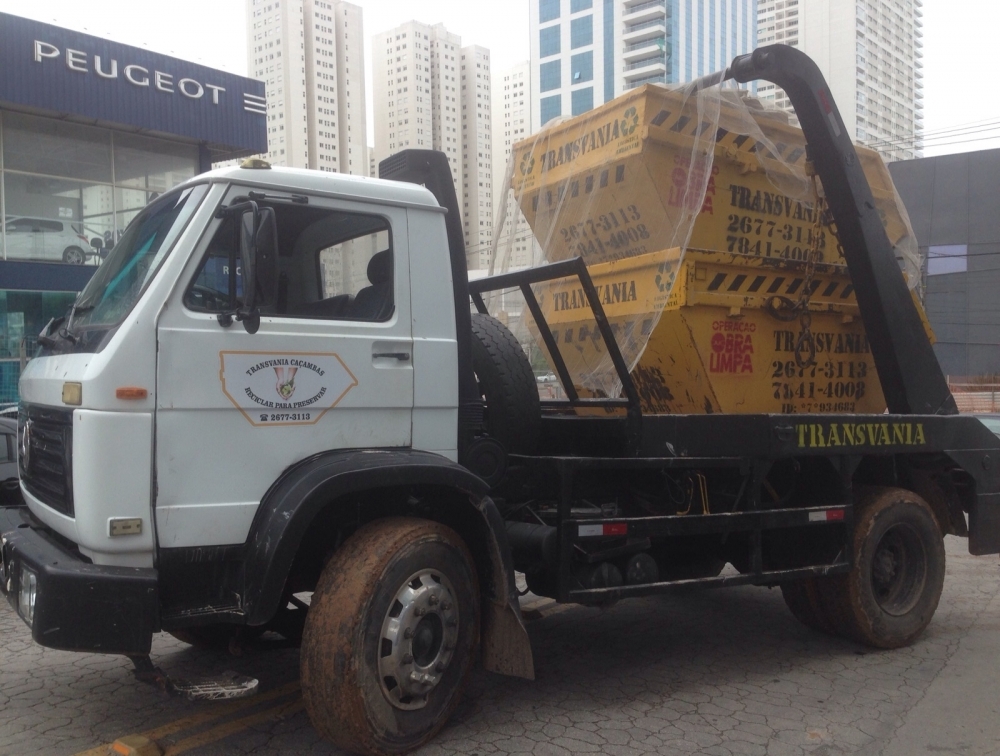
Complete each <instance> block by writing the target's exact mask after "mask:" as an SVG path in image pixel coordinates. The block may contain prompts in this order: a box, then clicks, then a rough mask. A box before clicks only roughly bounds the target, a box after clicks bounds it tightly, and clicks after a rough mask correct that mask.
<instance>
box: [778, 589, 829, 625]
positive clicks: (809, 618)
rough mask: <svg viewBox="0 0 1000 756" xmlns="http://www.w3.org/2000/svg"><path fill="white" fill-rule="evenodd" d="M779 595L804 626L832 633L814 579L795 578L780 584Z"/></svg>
mask: <svg viewBox="0 0 1000 756" xmlns="http://www.w3.org/2000/svg"><path fill="white" fill-rule="evenodd" d="M781 597H782V598H783V599H785V604H786V605H787V606H788V608H789V609H790V610H791V612H792V615H793V616H794V617H795V619H797V620H798V621H799V622H801V623H802V624H803V625H805V626H806V627H811V628H812V629H813V630H819V631H820V632H823V633H832V632H833V626H832V625H831V624H830V620H829V619H828V618H827V615H826V610H825V609H824V608H823V603H822V598H821V597H820V593H819V587H818V586H817V585H816V580H815V579H813V578H808V579H806V580H796V581H794V582H791V583H782V584H781Z"/></svg>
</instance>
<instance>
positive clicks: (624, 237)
mask: <svg viewBox="0 0 1000 756" xmlns="http://www.w3.org/2000/svg"><path fill="white" fill-rule="evenodd" d="M713 98H714V99H713ZM858 156H859V159H860V160H861V161H862V164H863V167H864V170H865V174H866V176H867V177H868V180H869V183H870V184H871V187H872V191H873V194H874V196H875V201H876V205H877V207H878V209H879V212H880V214H881V216H882V218H883V223H884V226H885V228H886V231H887V233H888V235H889V238H890V241H892V243H893V244H894V245H895V246H896V248H897V254H898V256H899V257H900V258H901V260H902V262H903V263H904V264H906V265H912V264H913V263H914V262H915V259H916V258H915V251H916V246H915V242H914V240H913V236H912V232H911V231H910V226H909V220H908V218H907V217H906V214H905V210H903V208H902V205H901V203H899V201H898V198H897V195H896V193H895V189H894V187H893V185H892V180H891V178H890V176H889V173H888V171H887V170H886V168H885V165H884V164H883V162H882V160H881V158H880V157H879V156H878V154H877V153H875V152H873V151H871V150H867V149H864V148H860V147H859V148H858ZM512 161H513V166H512V169H511V170H510V171H509V173H510V175H511V180H510V188H511V189H512V191H513V192H514V196H515V197H516V198H517V201H518V205H519V207H520V208H521V211H522V212H523V214H524V216H525V218H526V219H527V221H528V223H529V224H530V226H531V229H532V231H533V233H534V236H535V238H536V239H537V241H538V243H539V245H540V247H541V249H542V250H543V253H544V262H554V261H558V260H562V259H566V258H569V257H574V256H578V255H579V256H582V257H583V258H584V260H585V262H586V263H587V266H588V270H589V272H590V275H591V278H592V279H593V281H594V284H595V286H596V287H597V290H598V294H599V296H600V298H601V301H602V304H603V306H604V309H605V311H606V312H607V314H608V317H609V319H610V321H611V323H612V327H613V329H614V331H615V334H616V339H617V341H618V344H619V347H620V348H621V350H622V353H623V355H624V356H625V358H626V362H627V363H628V364H629V365H630V366H631V368H632V369H631V375H632V379H633V381H634V382H635V384H636V386H637V388H638V390H639V393H640V396H641V399H642V409H643V411H644V412H649V413H709V412H733V413H799V412H839V413H843V412H859V413H879V412H882V411H883V410H884V409H885V399H884V397H883V394H882V389H881V386H880V384H879V381H878V376H877V374H876V371H875V365H874V362H873V359H872V355H871V351H870V348H869V345H868V339H867V336H866V335H865V330H864V327H863V324H862V322H861V320H860V317H859V312H858V306H857V302H856V300H855V297H854V290H853V287H852V285H851V281H850V276H849V275H848V271H847V267H846V264H845V261H844V258H843V253H842V250H841V249H840V245H839V242H838V240H837V236H836V229H835V228H834V227H833V226H832V225H831V223H830V222H829V218H828V217H827V216H825V215H824V217H823V218H822V219H821V222H819V223H817V219H816V217H815V215H814V213H815V212H816V209H815V208H816V196H817V194H816V191H817V190H816V189H814V188H813V185H812V180H811V179H809V178H808V177H807V176H806V151H805V144H804V138H803V135H802V132H801V131H800V130H799V129H798V128H797V127H795V126H794V125H791V124H790V123H788V122H787V118H786V117H785V116H784V115H783V114H780V113H775V112H773V111H763V110H761V109H759V108H755V107H753V102H752V101H751V103H750V105H748V104H747V101H746V100H745V99H744V98H742V97H741V96H740V95H738V94H735V93H729V94H721V93H719V92H718V91H717V90H716V92H715V93H714V94H713V93H705V92H699V93H692V91H690V90H689V91H683V90H669V89H666V88H663V87H658V86H651V85H647V86H644V87H642V88H639V89H636V90H634V91H633V92H631V93H629V94H627V95H625V96H623V97H620V98H618V99H616V100H614V101H612V102H609V103H607V104H605V105H603V106H601V107H599V108H597V109H595V110H594V111H591V112H589V113H587V114H585V115H584V116H580V117H577V118H574V119H571V120H568V121H564V122H563V123H560V124H557V125H555V126H552V127H550V128H547V129H545V130H544V131H542V132H541V133H539V134H538V135H536V136H535V137H533V138H532V139H529V140H526V141H523V142H520V143H518V144H517V145H515V147H514V152H513V157H512ZM819 192H820V193H821V192H822V189H821V188H819ZM810 256H811V257H812V259H813V261H814V263H815V265H814V269H813V271H812V273H811V275H810V270H809V265H808V262H807V261H808V259H809V258H810ZM806 286H809V289H810V291H811V294H810V296H809V297H808V302H807V303H806V304H805V305H804V307H803V304H802V303H801V301H800V300H801V296H802V293H803V290H804V289H805V288H806ZM533 289H534V291H535V294H536V296H537V297H538V300H539V304H540V306H541V308H542V311H543V313H544V314H545V317H546V319H547V321H548V322H549V324H550V326H551V328H552V330H553V334H554V336H555V337H556V341H557V343H558V344H559V347H560V350H561V352H562V355H563V358H564V359H565V361H566V363H567V367H568V369H569V372H570V375H571V376H573V379H574V383H576V384H577V388H578V389H579V390H580V391H581V393H583V394H584V395H587V394H589V395H613V394H615V393H616V385H615V384H614V382H613V369H612V367H611V364H610V360H609V359H608V358H607V357H606V354H605V349H604V346H603V343H602V341H601V339H600V336H599V334H598V333H597V329H596V327H595V323H594V319H593V317H592V315H591V314H590V310H589V307H588V306H587V304H586V299H585V297H584V296H583V292H582V289H581V287H580V285H579V282H578V281H576V280H575V279H572V280H571V279H563V280H558V281H552V282H548V283H543V284H536V285H535V286H533ZM796 304H798V305H799V308H798V309H795V305H796ZM803 309H807V310H808V312H809V319H810V320H811V323H810V331H811V335H812V348H813V349H814V353H815V359H814V360H813V361H812V362H811V363H809V362H808V360H806V362H807V363H808V364H806V365H803V364H802V362H803V360H802V359H798V360H797V359H796V344H797V343H799V340H800V336H801V333H802V324H801V322H800V316H801V313H802V311H803ZM921 312H923V311H922V309H921ZM525 317H526V321H525V325H526V326H527V328H528V330H529V332H531V333H532V335H533V336H535V337H536V338H535V341H536V342H538V343H540V339H538V338H537V328H536V327H535V325H534V323H533V322H532V321H530V319H528V318H527V314H526V315H525ZM925 321H926V319H925ZM800 352H801V354H800V356H802V355H806V356H807V355H808V354H809V353H810V350H809V349H801V350H800Z"/></svg>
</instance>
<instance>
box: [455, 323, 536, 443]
mask: <svg viewBox="0 0 1000 756" xmlns="http://www.w3.org/2000/svg"><path fill="white" fill-rule="evenodd" d="M472 369H473V370H474V371H475V373H476V378H477V379H478V381H479V391H480V394H481V395H482V397H483V399H484V400H485V403H486V415H485V419H484V425H485V426H486V432H487V433H489V435H490V436H492V437H493V438H495V439H496V440H497V441H499V442H500V443H501V444H503V446H504V448H505V449H506V450H507V451H508V452H510V453H511V454H532V453H534V451H535V449H536V448H537V447H538V435H539V429H540V425H541V418H542V412H541V408H540V405H539V402H538V386H537V384H536V383H535V374H534V372H533V371H532V369H531V363H530V362H529V361H528V356H527V355H526V354H525V353H524V350H523V349H522V348H521V345H520V344H519V343H518V341H517V339H516V338H514V334H512V333H511V332H510V331H509V330H507V327H506V326H504V324H503V323H501V322H500V321H499V320H497V319H496V318H492V317H490V316H489V315H483V314H482V313H478V312H476V313H473V314H472Z"/></svg>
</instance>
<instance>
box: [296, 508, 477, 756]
mask: <svg viewBox="0 0 1000 756" xmlns="http://www.w3.org/2000/svg"><path fill="white" fill-rule="evenodd" d="M478 641H479V589H478V581H477V578H476V571H475V568H474V566H473V562H472V557H471V556H470V555H469V552H468V549H466V547H465V545H464V543H463V542H462V540H461V538H459V536H458V535H457V534H456V533H455V532H454V531H453V530H451V529H450V528H448V527H446V526H444V525H441V524H439V523H435V522H430V521H428V520H419V519H412V518H402V517H395V518H389V519H385V520H378V521H376V522H373V523H370V524H368V525H366V526H364V527H363V528H361V529H360V530H359V531H358V532H357V533H355V534H354V535H353V536H352V537H351V538H350V539H349V540H348V541H347V542H346V543H345V544H344V546H343V547H342V548H341V549H340V550H339V551H337V552H336V553H335V554H334V556H333V558H332V559H331V560H330V561H329V562H328V563H327V565H326V567H325V568H324V570H323V574H322V575H321V577H320V580H319V584H318V585H317V586H316V591H315V593H314V594H313V599H312V604H311V606H310V609H309V614H308V615H307V616H306V624H305V632H304V634H303V638H302V655H301V673H302V692H303V700H304V702H305V705H306V710H307V711H308V712H309V717H310V719H311V720H312V723H313V726H315V727H316V729H317V730H318V731H319V733H320V734H321V735H322V736H323V737H325V738H327V739H328V740H330V741H332V742H333V743H335V744H336V745H337V746H339V747H341V748H344V749H346V750H349V751H354V752H359V753H366V754H399V753H405V752H406V751H409V750H412V749H414V748H416V747H417V746H419V745H421V744H422V743H424V742H426V741H427V740H429V739H430V738H431V737H433V735H434V734H435V733H436V732H437V731H438V730H439V729H440V728H441V727H442V726H443V725H444V723H445V722H446V721H447V719H448V716H449V715H450V714H451V712H452V710H453V709H454V708H455V706H456V704H457V703H458V701H459V697H460V694H461V691H462V689H463V687H464V686H465V683H466V681H467V679H468V675H469V672H470V670H471V668H472V662H473V659H474V654H475V649H476V646H477V644H478Z"/></svg>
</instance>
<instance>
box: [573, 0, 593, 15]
mask: <svg viewBox="0 0 1000 756" xmlns="http://www.w3.org/2000/svg"><path fill="white" fill-rule="evenodd" d="M593 7H594V0H570V2H569V12H570V13H579V12H580V11H585V10H587V9H588V8H593Z"/></svg>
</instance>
